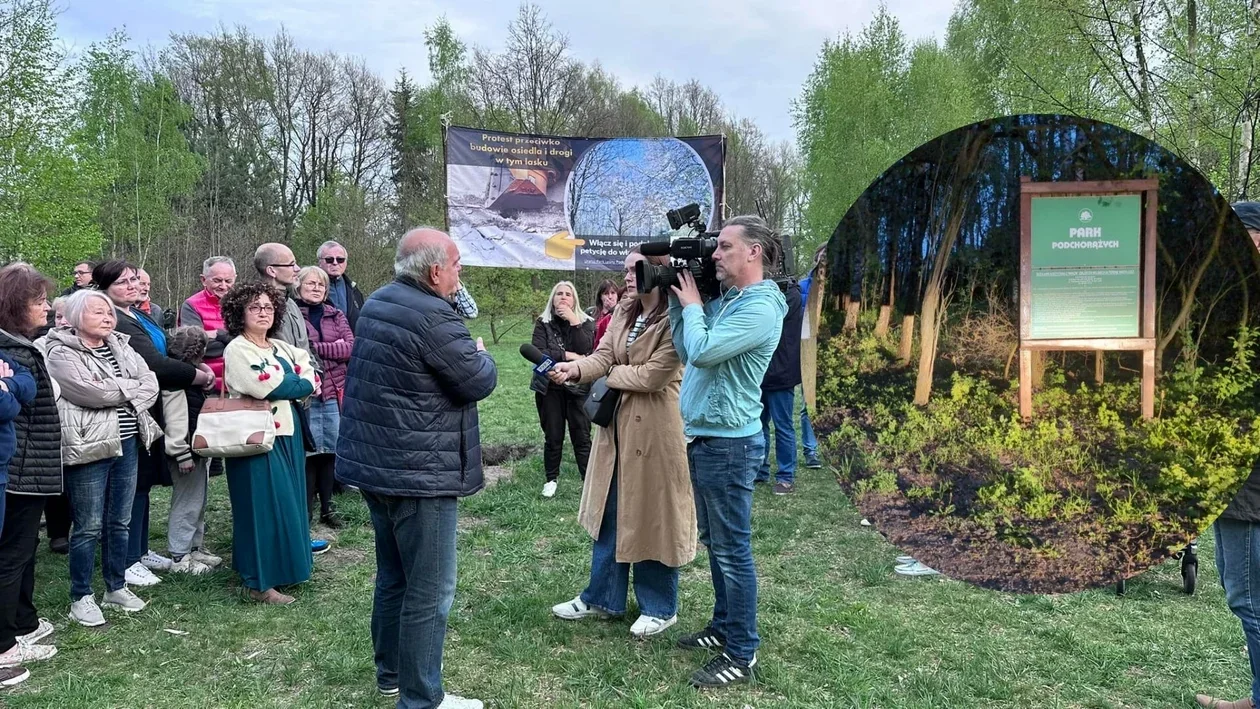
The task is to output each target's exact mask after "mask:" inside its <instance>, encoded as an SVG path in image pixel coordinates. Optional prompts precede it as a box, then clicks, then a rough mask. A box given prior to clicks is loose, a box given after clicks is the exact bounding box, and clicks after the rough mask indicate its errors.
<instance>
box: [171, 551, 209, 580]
mask: <svg viewBox="0 0 1260 709" xmlns="http://www.w3.org/2000/svg"><path fill="white" fill-rule="evenodd" d="M211 571H214V569H212V568H210V567H209V566H206V565H205V564H203V563H201V562H200V561H197V560H196V559H194V558H193V555H192V554H185V555H184V558H182V559H180V560H179V561H177V562H175V565H174V566H172V567H171V573H172V574H192V575H193V576H200V575H201V574H208V573H210V572H211Z"/></svg>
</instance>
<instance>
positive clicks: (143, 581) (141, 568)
mask: <svg viewBox="0 0 1260 709" xmlns="http://www.w3.org/2000/svg"><path fill="white" fill-rule="evenodd" d="M123 578H124V579H125V580H126V581H127V583H128V584H129V585H131V586H156V585H158V584H160V583H162V579H160V578H158V577H157V576H154V575H153V572H152V571H149V569H148V568H146V567H145V565H144V564H143V563H142V562H139V561H137V562H136V563H134V564H132V565H131V566H128V567H127V572H126V573H124V574H123Z"/></svg>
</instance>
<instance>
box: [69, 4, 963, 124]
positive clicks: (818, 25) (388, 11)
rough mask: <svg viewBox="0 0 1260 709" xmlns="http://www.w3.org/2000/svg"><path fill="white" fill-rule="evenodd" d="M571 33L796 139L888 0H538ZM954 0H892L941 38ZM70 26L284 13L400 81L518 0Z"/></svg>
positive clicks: (90, 24) (85, 37) (101, 7)
mask: <svg viewBox="0 0 1260 709" xmlns="http://www.w3.org/2000/svg"><path fill="white" fill-rule="evenodd" d="M538 4H539V5H540V6H541V7H542V8H543V11H544V13H545V14H546V15H547V17H548V18H549V19H550V20H551V22H552V24H553V25H554V26H555V27H556V28H557V29H558V30H560V31H561V32H563V33H564V34H566V35H568V37H569V40H570V46H571V51H572V53H573V55H574V56H575V57H576V58H578V59H580V60H581V61H583V62H586V63H591V62H594V61H598V62H600V63H601V64H602V65H603V66H604V67H605V68H606V69H608V70H610V71H611V72H613V73H614V74H615V75H617V76H618V77H619V78H620V79H621V81H622V85H623V86H625V87H630V86H633V85H646V84H647V83H648V82H650V81H651V80H652V78H653V77H654V76H655V75H657V74H660V75H662V76H665V77H666V78H669V79H672V80H675V81H680V82H681V81H686V80H688V79H691V78H695V79H698V80H700V81H701V82H702V83H704V84H706V85H708V86H710V87H712V88H713V89H714V90H716V91H717V92H718V94H719V95H720V96H721V97H722V99H723V101H724V103H725V104H726V107H727V109H728V110H729V111H731V112H733V113H734V114H736V115H737V116H739V117H749V118H752V119H753V120H755V121H756V122H757V123H758V124H759V125H760V126H761V127H762V129H763V130H765V131H766V132H767V133H768V134H769V136H770V137H771V138H773V139H776V140H790V139H792V138H793V137H794V135H795V133H794V131H793V129H792V117H791V102H792V100H793V99H795V98H797V97H798V96H799V95H800V89H801V85H802V83H803V82H804V80H805V79H806V78H807V77H808V76H809V73H810V70H811V68H812V67H813V64H814V61H815V59H816V58H817V55H818V51H819V49H820V48H821V46H822V42H823V40H825V39H827V38H829V37H836V36H838V35H840V34H841V33H843V32H844V31H846V30H849V31H852V32H854V33H856V32H858V31H859V30H860V29H861V27H862V25H863V24H865V23H866V22H867V21H868V20H869V19H870V18H871V17H872V16H873V14H874V12H875V8H876V6H877V0H848V2H843V3H841V2H837V0H638V1H637V2H633V3H616V4H615V5H614V4H613V3H607V4H605V3H600V2H592V1H591V0H538ZM953 4H954V2H953V0H888V1H887V5H888V8H889V11H890V12H891V13H892V14H894V15H896V16H897V18H898V19H899V21H900V22H901V27H902V30H903V31H904V32H905V33H906V34H907V35H908V36H909V37H910V38H911V39H917V38H926V37H931V36H934V37H936V38H937V39H941V38H943V37H944V34H945V25H946V22H947V21H948V19H949V15H950V12H951V10H952V8H953ZM59 5H60V6H61V7H62V8H63V10H64V11H63V14H62V15H61V17H60V18H59V27H60V32H61V36H62V38H63V39H64V40H65V41H66V43H67V45H68V46H69V47H70V48H71V49H72V50H81V49H82V48H84V47H86V46H87V45H88V44H89V43H91V42H93V41H96V40H99V39H102V38H104V37H105V36H106V34H108V32H109V31H110V30H111V29H113V28H115V27H120V26H121V27H125V29H126V30H127V33H128V35H129V36H130V37H131V38H132V41H133V42H134V43H135V44H136V45H137V46H145V45H153V46H159V47H160V46H161V45H162V44H163V43H164V42H165V40H166V38H167V37H168V36H169V35H170V34H171V33H172V32H176V33H189V32H206V31H209V30H213V29H214V28H215V27H216V26H218V25H220V24H223V25H227V26H229V27H231V26H235V25H238V24H239V25H245V26H247V27H249V28H250V29H251V30H252V31H254V32H255V33H256V34H263V35H269V34H271V33H272V32H274V31H275V30H277V29H278V28H279V27H280V26H281V25H283V26H284V27H285V28H287V29H288V31H289V32H290V34H292V35H293V36H294V37H295V39H296V40H297V41H298V43H299V44H300V45H302V46H305V47H308V48H310V49H319V50H323V49H329V50H334V51H337V52H341V53H345V54H352V55H358V56H362V57H363V58H364V59H365V60H366V61H367V63H368V65H369V66H370V67H372V68H374V69H375V70H376V71H377V72H379V73H380V74H381V75H382V76H383V77H384V78H385V79H386V83H392V81H393V77H394V76H395V75H396V74H397V71H398V69H399V68H400V67H405V68H406V69H407V71H408V72H409V73H411V74H412V75H414V76H417V77H421V78H422V79H423V78H424V77H426V76H427V73H428V72H427V66H426V64H427V58H426V53H425V47H424V29H425V28H426V27H427V26H429V25H430V24H432V23H433V21H434V20H435V19H436V18H438V17H440V16H442V15H446V17H447V19H448V20H450V22H451V25H452V27H454V29H455V31H456V32H457V33H458V35H459V36H460V38H461V39H463V40H464V42H465V43H467V44H470V45H478V46H482V47H486V48H488V49H498V48H499V46H500V43H501V42H502V39H503V37H504V35H505V30H506V28H507V25H508V23H509V22H511V20H512V18H513V17H514V16H515V15H516V12H517V9H518V7H519V6H518V4H517V3H516V2H512V1H509V0H459V1H458V2H457V1H456V0H112V1H104V0H61V2H60V3H59Z"/></svg>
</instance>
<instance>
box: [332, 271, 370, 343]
mask: <svg viewBox="0 0 1260 709" xmlns="http://www.w3.org/2000/svg"><path fill="white" fill-rule="evenodd" d="M341 280H343V281H345V282H346V286H348V287H347V288H346V311H345V312H346V320H348V321H349V322H350V332H355V329H354V327H355V324H356V323H358V322H359V312H360V311H361V310H363V293H362V292H361V291H360V290H359V284H358V283H355V282H354V280H352V279H351V278H350V274H347V273H343V274H341ZM328 288H329V290H332V282H331V281H330V282H329V283H328ZM329 302H331V300H330V301H329Z"/></svg>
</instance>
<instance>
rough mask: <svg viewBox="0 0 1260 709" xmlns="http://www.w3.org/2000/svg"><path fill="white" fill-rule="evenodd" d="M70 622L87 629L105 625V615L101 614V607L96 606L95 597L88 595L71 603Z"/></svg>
mask: <svg viewBox="0 0 1260 709" xmlns="http://www.w3.org/2000/svg"><path fill="white" fill-rule="evenodd" d="M70 620H73V621H75V622H77V623H78V624H79V625H86V626H87V627H89V628H95V627H96V626H98V625H105V615H104V614H103V613H101V607H100V606H98V605H96V596H94V595H92V594H88V595H86V596H84V597H83V598H80V599H79V600H77V601H75V602H74V603H71V604H70Z"/></svg>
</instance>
